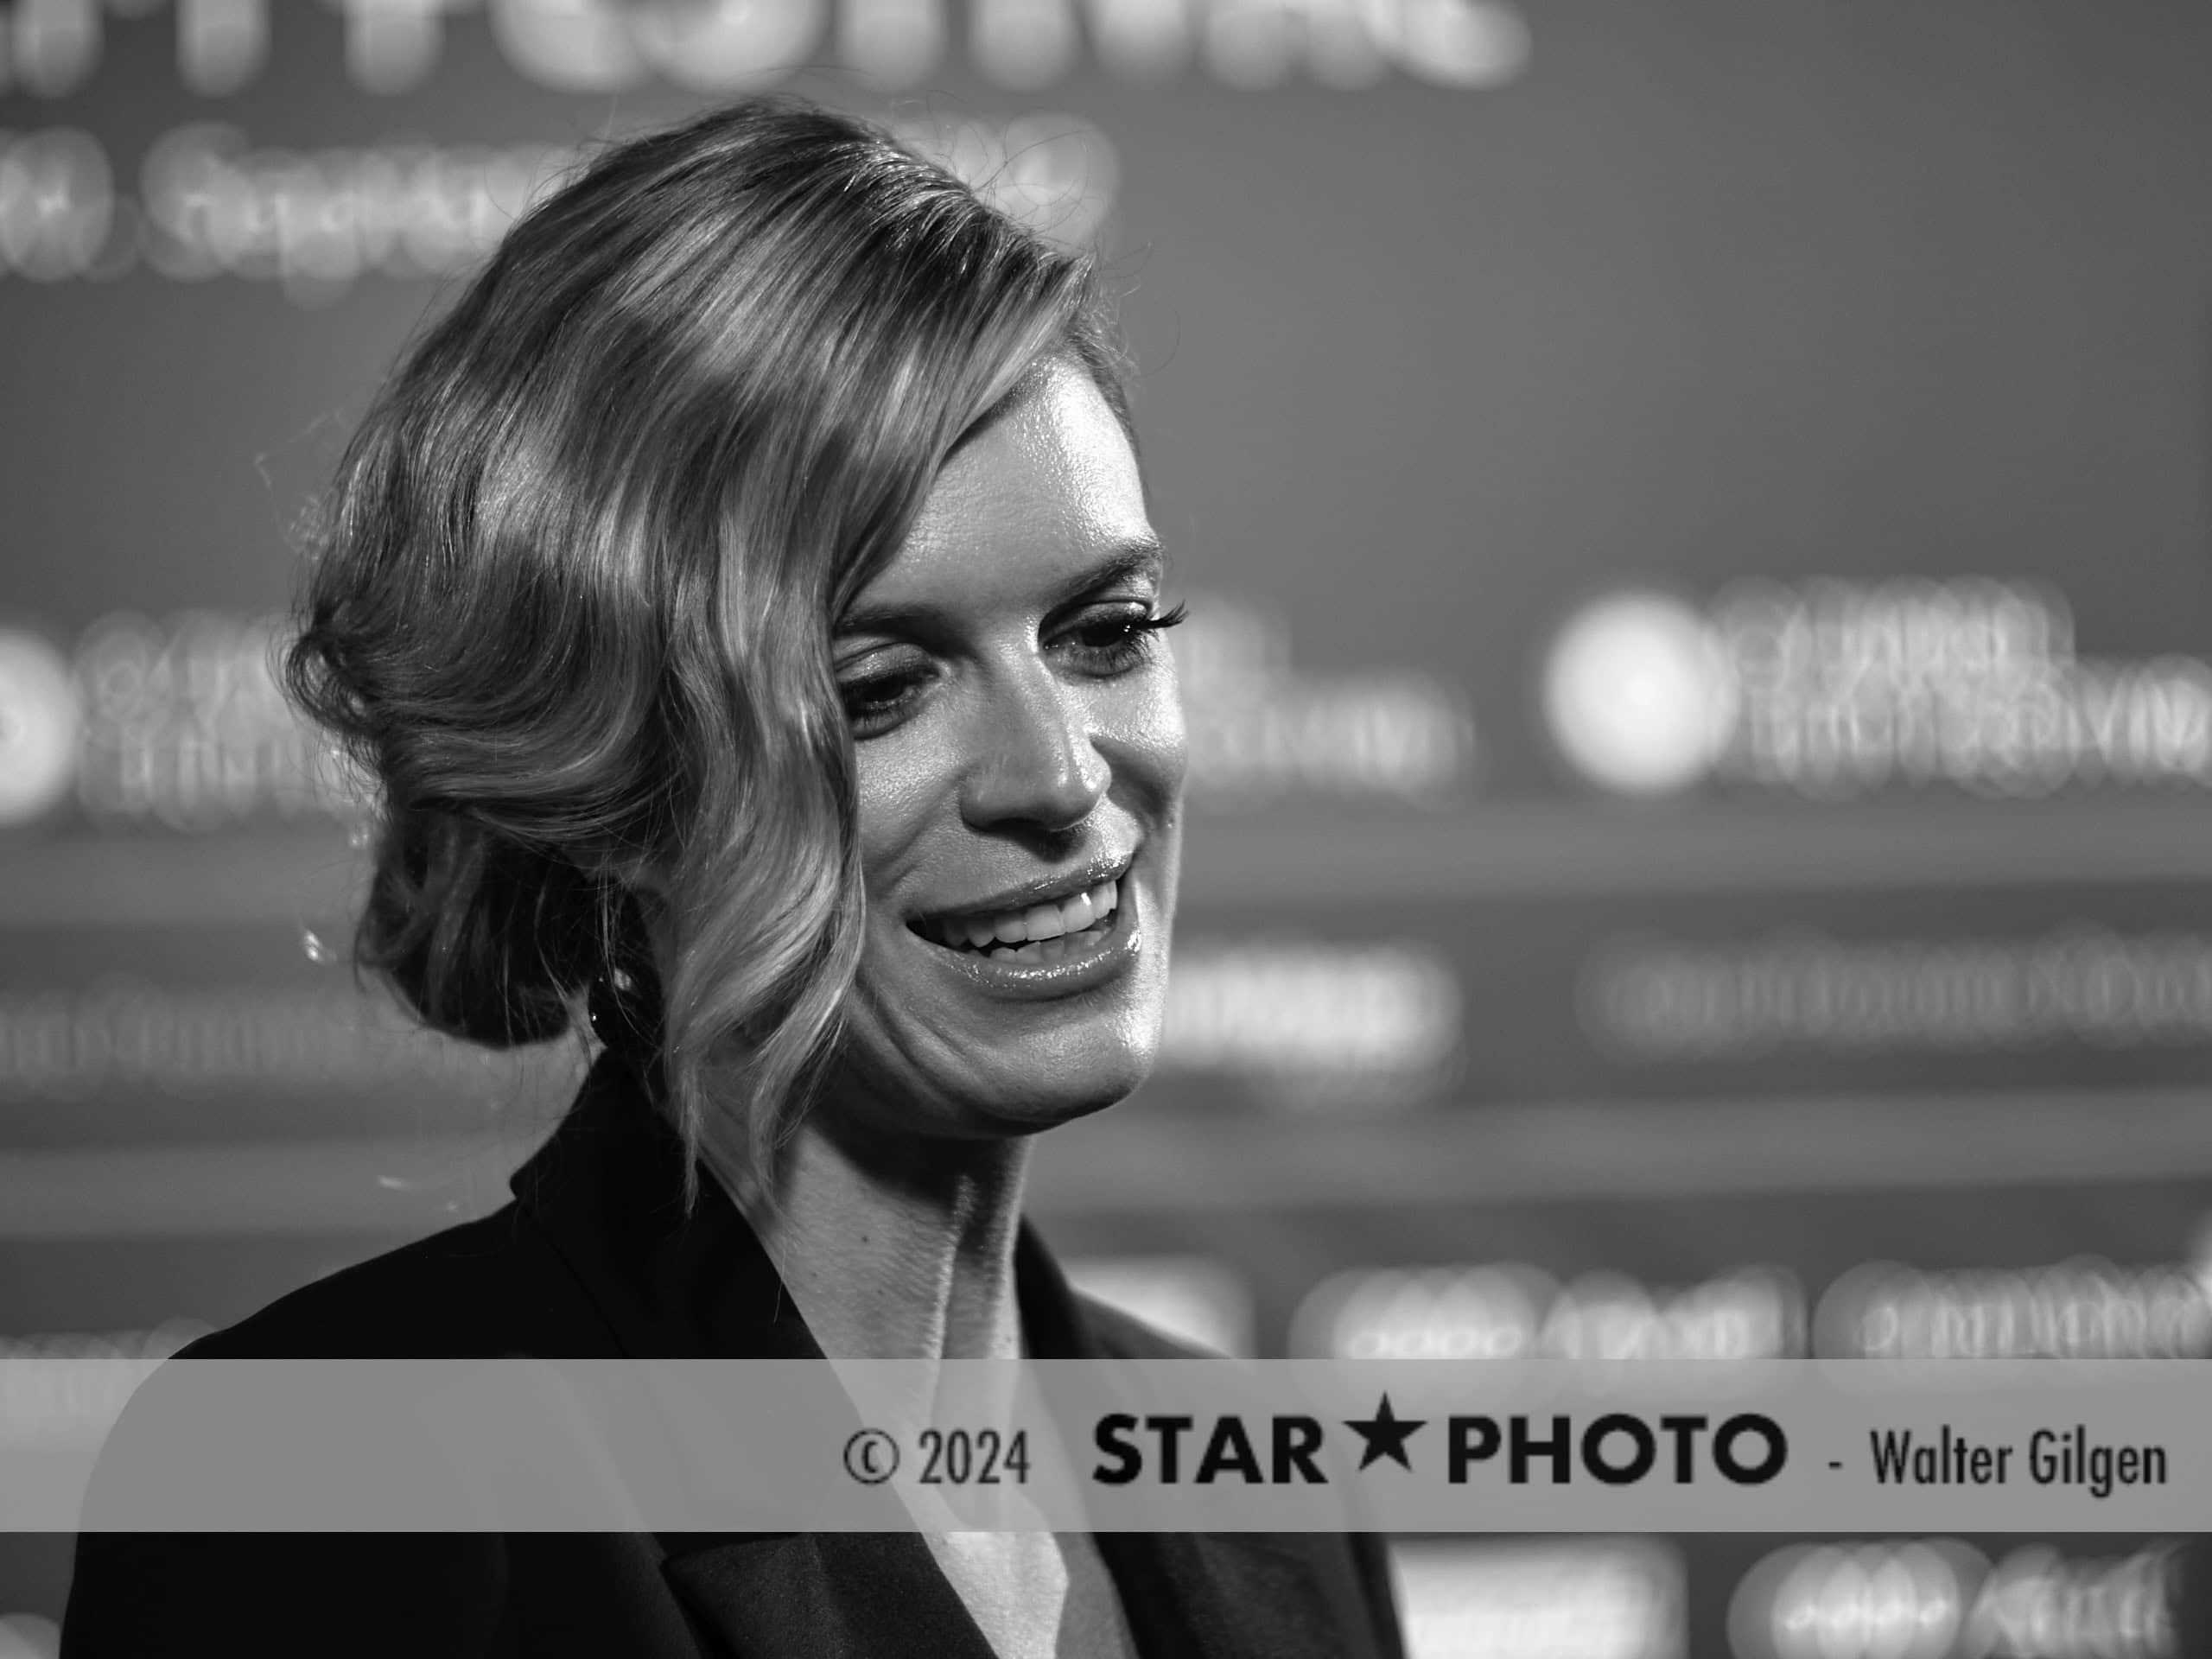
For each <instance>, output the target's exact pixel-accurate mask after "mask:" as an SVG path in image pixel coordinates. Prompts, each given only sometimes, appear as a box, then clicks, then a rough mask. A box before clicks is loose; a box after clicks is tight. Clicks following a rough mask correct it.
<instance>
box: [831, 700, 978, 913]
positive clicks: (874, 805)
mask: <svg viewBox="0 0 2212 1659" xmlns="http://www.w3.org/2000/svg"><path fill="white" fill-rule="evenodd" d="M943 749H944V746H943V745H942V744H941V743H933V742H931V741H930V739H929V737H928V735H927V734H925V733H922V732H919V731H917V730H915V729H913V728H900V729H899V730H897V731H893V732H887V733H886V734H883V735H882V736H881V737H878V738H874V739H872V740H871V741H868V742H866V743H863V744H861V745H860V746H859V747H857V748H856V749H855V751H854V755H853V802H854V818H855V827H856V829H857V830H858V832H859V838H860V848H861V877H862V880H863V881H864V883H865V885H866V887H867V888H868V894H869V896H870V897H871V898H873V897H874V896H875V895H876V894H877V893H880V892H881V891H882V889H883V887H884V885H885V883H886V882H887V880H889V878H890V874H891V872H892V870H893V868H894V866H895V865H896V864H897V862H898V861H899V859H900V858H901V857H902V855H906V854H907V853H908V852H909V851H910V849H912V848H913V847H914V845H915V844H916V842H918V840H919V839H920V837H921V836H922V834H923V832H924V830H925V827H926V826H927V824H928V822H929V818H930V814H931V812H932V811H933V810H936V809H937V807H938V804H939V803H941V802H942V801H943V800H944V798H946V796H947V793H948V791H950V789H951V787H952V778H953V775H954V774H953V772H952V760H951V758H950V756H948V755H947V754H945V753H944V752H943Z"/></svg>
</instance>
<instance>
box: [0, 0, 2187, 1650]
mask: <svg viewBox="0 0 2212 1659" xmlns="http://www.w3.org/2000/svg"><path fill="white" fill-rule="evenodd" d="M763 87H784V88H787V89H790V90H793V91H798V92H804V93H806V94H809V95H811V96H815V97H818V98H823V99H828V100H829V101H832V102H835V103H837V104H840V105H843V106H846V107H849V108H852V109H855V110H858V111H862V112H865V113H868V114H870V115H872V116H875V117H877V118H881V119H883V120H885V121H887V122H889V123H892V124H894V125H895V126H897V127H898V129H899V130H900V131H901V132H902V134H904V135H905V136H906V137H907V138H908V140H909V141H910V142H911V143H914V144H915V145H917V146H918V147H919V148H922V149H927V150H929V151H931V153H932V154H935V155H937V156H939V157H941V158H942V159H944V160H945V161H946V162H948V163H949V164H950V165H952V166H954V167H955V168H957V169H959V170H960V171H962V172H963V174H964V175H966V176H968V177H969V178H970V179H971V180H972V181H974V182H976V185H977V187H978V188H980V189H982V190H984V191H986V192H988V193H989V194H992V195H993V196H994V198H995V199H996V200H1000V201H1001V203H1002V205H1004V206H1006V207H1007V209H1008V211H1010V212H1014V213H1019V214H1020V215H1022V216H1023V217H1025V218H1027V219H1029V220H1030V221H1031V222H1033V223H1035V224H1037V225H1039V226H1040V227H1041V228H1044V229H1045V230H1046V231H1047V232H1048V233H1050V234H1052V235H1054V236H1056V237H1058V238H1062V239H1064V240H1066V241H1069V242H1071V243H1082V244H1091V245H1096V246H1097V247H1098V248H1099V250H1100V251H1101V252H1102V254H1103V257H1104V258H1105V259H1106V261H1107V263H1108V265H1109V269H1110V270H1111V271H1112V272H1113V273H1114V276H1115V280H1116V286H1117V288H1118V289H1120V290H1122V292H1124V293H1125V294H1126V295H1127V296H1128V297H1127V300H1126V302H1125V305H1124V314H1125V319H1126V323H1127V327H1128V335H1129V339H1130V342H1131V346H1132V350H1133V353H1134V356H1135V363H1136V368H1137V372H1138V397H1139V414H1140V422H1141V432H1142V435H1143V438H1144V442H1145V447H1146V459H1147V467H1148V473H1149V480H1150V484H1151V487H1152V489H1153V492H1154V499H1155V512H1154V518H1155V522H1156V523H1157V524H1158V526H1159V528H1160V531H1162V533H1163V535H1164V536H1165V537H1166V539H1167V541H1168V543H1169V544H1170V546H1171V548H1172V549H1173V557H1174V558H1175V560H1176V561H1177V562H1178V571H1179V575H1178V582H1179V586H1181V587H1182V588H1185V590H1186V591H1187V594H1188V596H1189V598H1190V600H1191V602H1192V622H1191V623H1190V625H1189V626H1188V627H1187V628H1185V630H1183V631H1181V632H1179V634H1178V635H1177V636H1176V639H1175V648H1176V650H1177V652H1178V654H1179V658H1180V659H1181V661H1182V664H1183V666H1184V671H1185V681H1186V686H1187V692H1188V696H1189V701H1190V708H1191V721H1192V746H1193V764H1192V773H1193V775H1192V814H1193V816H1192V823H1191V825H1190V829H1189V831H1188V850H1187V862H1186V867H1185V877H1184V883H1183V895H1184V896H1183V911H1182V915H1181V917H1180V918H1179V928H1178V938H1177V944H1176V968H1175V978H1174V985H1173V1009H1172V1014H1171V1024H1170V1029H1169V1033H1168V1038H1167V1045H1166V1054H1165V1057H1164V1058H1163V1062H1162V1065H1161V1067H1160V1072H1159V1074H1158V1076H1157V1077H1156V1079H1155V1081H1154V1083H1153V1084H1151V1085H1150V1086H1149V1087H1147V1090H1145V1091H1144V1092H1143V1093H1142V1094H1141V1096H1138V1097H1137V1098H1135V1099H1134V1100H1132V1101H1131V1102H1129V1103H1127V1104H1126V1105H1125V1106H1123V1107H1122V1108H1120V1109H1116V1110H1115V1111H1113V1112H1111V1113H1109V1114H1107V1115H1105V1116H1103V1117H1100V1118H1098V1119H1095V1120H1092V1121H1090V1122H1085V1123H1084V1124H1081V1125H1078V1126H1075V1127H1072V1128H1068V1129H1066V1130H1064V1131H1062V1132H1060V1133H1058V1134H1056V1135H1053V1136H1052V1137H1051V1139H1050V1141H1048V1142H1047V1143H1046V1144H1045V1145H1044V1146H1043V1147H1042V1149H1041V1151H1040V1154H1039V1160H1038V1165H1037V1167H1036V1172H1035V1177H1034V1182H1033V1211H1034V1213H1035V1215H1036V1217H1038V1219H1039V1223H1040V1224H1041V1225H1042V1227H1043V1229H1044V1230H1045V1232H1046V1235H1047V1236H1049V1237H1050V1238H1052V1240H1053V1241H1054V1242H1055V1243H1056V1244H1057V1245H1058V1247H1059V1249H1061V1251H1062V1252H1063V1254H1064V1255H1067V1256H1068V1257H1070V1258H1071V1261H1072V1262H1073V1265H1074V1268H1075V1270H1076V1272H1077V1277H1078V1279H1079V1280H1080V1281H1083V1282H1084V1283H1086V1284H1088V1285H1089V1286H1090V1287H1093V1288H1094V1289H1096V1291H1097V1292H1098V1293H1099V1294H1103V1295H1107V1296H1109V1297H1111V1298H1114V1299H1116V1300H1120V1301H1122V1302H1123V1303H1125V1304H1127V1305H1128V1306H1132V1307H1134V1308H1135V1309H1137V1310H1138V1311H1140V1312H1141V1313H1147V1315H1149V1316H1150V1317H1153V1318H1154V1319H1158V1320H1159V1321H1160V1322H1161V1323H1162V1324H1165V1325H1170V1326H1172V1327H1173V1328H1175V1329H1178V1330H1180V1331H1182V1332H1185V1333H1187V1334H1190V1335H1192V1336H1193V1337H1195V1338H1198V1339H1199V1340H1202V1341H1205V1342H1207V1343H1209V1344H1212V1345H1214V1346H1217V1347H1220V1348H1223V1349H1225V1350H1229V1351H1237V1352H1243V1353H1250V1354H1258V1355H1263V1356H1280V1355H1318V1354H1332V1353H1335V1354H1346V1355H1404V1356H1415V1355H1439V1356H1450V1355H1463V1356H1471V1355H1483V1354H1515V1353H1548V1354H1555V1355H1560V1356H1566V1357H1578V1356H1584V1357H1613V1356H1618V1355H1622V1354H1640V1353H1651V1354H1666V1355H1677V1354H1688V1355H1699V1356H1705V1357H1714V1358H1728V1357H1743V1358H1746V1359H1749V1358H1761V1357H1771V1356H1790V1355H1804V1354H1810V1353H1819V1354H1836V1355H1853V1354H1866V1355H1899V1354H1961V1355H1969V1354H1970V1355H1984V1356H2033V1355H2042V1354H2058V1353H2075V1354H2079V1353H2094V1354H2101V1355H2114V1356H2134V1355H2147V1356H2171V1355H2185V1356H2191V1357H2202V1356H2206V1355H2208V1354H2212V1300H2208V1292H2212V1101H2208V1098H2207V1095H2206V1080H2207V1077H2208V1075H2212V1052H2208V1051H2209V1050H2212V887H2209V886H2208V877H2212V798H2208V791H2212V491H2209V490H2208V464H2207V463H2208V456H2212V214H2208V213H2206V212H2205V210H2204V205H2205V203H2206V201H2207V200H2208V199H2212V10H2206V9H2202V8H2196V7H2183V6H2176V5H2172V4H2169V3H2164V0H2094V3H2092V0H1947V3H1944V4H1942V5H1940V6H1929V5H1924V4H1923V5H1915V4H1909V3H1904V0H1853V3H1849V4H1843V3H1832V4H1822V3H1811V0H1807V3H1796V4H1777V3H1774V0H1663V3H1651V0H963V3H959V4H948V3H946V0H285V3H283V5H281V6H280V5H277V4H274V3H272V0H14V3H12V4H4V5H0V1354H24V1353H53V1354H60V1353H83V1354H98V1353H109V1352H121V1353H125V1354H137V1353H143V1352H149V1351H150V1352H156V1353H158V1352H162V1351H168V1350H169V1349H172V1348H174V1347H175V1346H176V1345H178V1344H181V1342H183V1341H185V1340H188V1338H190V1336H191V1335H193V1334H194V1333H196V1332H198V1331H200V1330H203V1329H205V1328H207V1326H209V1325H220V1324H223V1323H226V1322H228V1321H230V1320H232V1319H237V1318H238V1317H240V1316H242V1315H244V1314H245V1313H248V1312H250V1311H251V1309H253V1308H255V1307H256V1306H259V1305H260V1304H262V1303H264V1301H266V1300H270V1298H272V1297H274V1296H276V1295H277V1294H281V1293H282V1292H283V1291H285V1290H287V1289H289V1288H291V1287H294V1286H296V1285H298V1284H300V1283H302V1282H303V1281H307V1280H308V1279H310V1278H313V1277H315V1276H317V1275H319V1274H323V1273H325V1272H327V1271H329V1270H331V1269H333V1268H338V1267H340V1266H343V1265H345V1264H346V1263H348V1262H353V1261H357V1260H359V1259H360V1258H362V1257H364V1256H366V1255H371V1254H373V1253H376V1252H378V1251H380V1250H383V1249H387V1248H389V1247H390V1246H391V1245H393V1244H395V1243H399V1242H402V1241H404V1239H406V1238H408V1237H410V1236H418V1235H420V1234H422V1233H423V1232H425V1231H428V1230H431V1229H434V1228H435V1227H438V1226H441V1225H445V1224H450V1223H452V1222H454V1221H455V1220H458V1219H462V1218H466V1217H473V1216H475V1215H479V1214H482V1213H484V1212H486V1211H488V1210H490V1209H492V1208H493V1207H495V1206H496V1205H498V1204H499V1203H500V1202H501V1201H502V1200H503V1199H504V1198H505V1176H506V1173H508V1172H509V1171H510V1170H511V1169H512V1167H513V1166H515V1165H516V1164H518V1162H519V1161H520V1160H522V1159H523V1157H524V1156H525V1155H526V1154H528V1153H529V1152H530V1151H531V1149H532V1148H533V1147H534V1146H535V1145H536V1143H537V1141H538V1139H540V1138H541V1137H542V1135H543V1134H544V1132H545V1130H546V1128H548V1126H549V1125H550V1122H551V1121H552V1118H553V1116H555V1115H556V1114H557V1112H558V1111H559V1109H561V1107H562V1106H563V1104H565V1103H566V1100H567V1097H568V1092H567V1091H568V1090H569V1085H570V1084H572V1082H573V1080H574V1078H575V1076H576V1075H577V1072H578V1071H579V1069H580V1066H581V1064H582V1060H583V1058H584V1057H583V1055H582V1052H581V1051H577V1050H573V1049H549V1050H546V1051H543V1052H538V1053H536V1054H531V1055H524V1056H519V1057H504V1058H502V1057H492V1056H486V1055H481V1054H477V1053H474V1052H467V1051H463V1050H461V1049H458V1048H454V1047H450V1046H444V1045H441V1044H438V1043H435V1042H432V1041H430V1040H429V1039H424V1038H422V1037H420V1036H416V1035H411V1034H410V1033H409V1032H408V1031H407V1029H406V1027H405V1024H404V1020H401V1019H400V1018H399V1017H398V1016H397V1014H395V1013H394V1012H392V1011H391V1009H390V1008H389V1007H386V1006H385V1005H383V1004H381V1003H379V1002H378V1001H375V1000H374V999H373V998H372V997H371V996H368V995H365V994H364V993H363V992H362V991H361V990H360V989H359V988H357V986H356V984H355V982H354V981H353V977H352V976H351V973H350V971H349V969H348V968H347V966H346V916H347V912H348V907H349V904H350V902H351V894H352V893H353V880H354V869H355V863H356V856H357V850H356V849H357V844H358V842H357V838H356V837H354V836H353V830H352V821H353V816H354V815H353V810H352V809H351V808H350V807H349V806H348V804H347V803H346V799H345V798H344V794H343V791H342V790H340V788H339V787H338V786H337V785H334V782H333V781H332V779H331V776H330V773H329V771H328V769H327V766H326V765H325V764H324V762H323V761H322V760H321V757H320V756H319V754H318V753H317V750H316V747H315V744H314V742H313V741H312V740H311V739H309V738H308V736H307V735H306V734H303V733H302V732H301V731H300V730H299V729H298V728H296V726H295V725H294V724H293V722H292V721H291V719H290V717H289V715H287V713H286V712H285V711H284V709H283V705H282V703H281V702H280V701H279V700H278V699H277V696H276V695H275V693H274V691H273V689H272V687H271V684H270V678H269V674H268V668H267V664H268V653H269V650H270V645H271V642H272V640H273V639H275V638H276V637H277V633H278V632H279V631H280V630H281V626H282V623H281V618H282V613H283V610H284V607H285V606H286V605H287V603H288V601H289V597H290V594H291V593H292V590H293V586H294V582H295V580H296V574H297V559H298V555H297V553H296V537H295V536H294V534H293V531H294V528H295V526H296V523H297V521H298V519H299V517H300V514H301V512H302V509H303V508H304V507H305V505H307V503H308V500H309V499H310V497H311V496H312V494H313V493H314V492H315V490H316V488H317V487H318V486H320V484H321V480H322V479H323V478H324V476H325V475H326V474H327V469H328V467H329V466H330V464H331V462H332V461H333V460H334V457H335V455H336V453H337V450H338V448H339V446H340V444H341V443H342V442H343V441H344V437H345V435H346V432H347V430H348V429H349V428H350V426H351V424H352V423H353V420H354V419H356V418H357V417H358V416H359V414H360V412H361V411H362V410H363V408H364V406H365V402H366V400H367V398H368V397H369V396H370V394H371V393H372V390H373V388H374V387H375V385H376V384H377V382H378V378H379V376H380V374H381V372H382V371H383V370H384V368H385V365H387V364H388V363H389V362H390V361H391V359H392V357H393V355H394V353H395V352H396V351H397V349H398V348H399V346H401V345H402V343H403V342H404V340H406V339H407V338H408V337H409V335H410V331H411V330H412V329H413V328H414V327H416V324H417V322H418V321H419V320H420V318H421V317H422V316H423V314H424V312H425V309H426V308H429V307H431V306H433V305H435V303H436V302H438V301H439V299H440V298H441V296H444V295H447V294H449V293H450V292H451V291H452V290H453V289H454V285H455V282H456V279H457V278H458V277H460V276H461V274H462V273H465V272H466V271H467V270H469V269H470V268H471V267H472V266H473V264H474V263H475V262H476V261H477V260H479V259H480V257H482V255H483V254H484V253H485V252H486V251H487V250H488V248H489V247H490V246H491V245H493V242H495V241H496V239H497V238H498V237H499V234H500V232H501V230H502V229H503V227H504V226H505V225H506V224H507V223H508V222H509V221H510V219H512V215H513V213H515V212H516V211H517V210H518V208H519V207H521V206H523V205H524V203H526V202H527V201H528V200H530V199H531V196H532V195H533V194H534V193H535V192H537V191H538V190H540V189H542V188H544V185H545V183H546V181H549V180H550V179H553V178H555V177H556V176H557V175H558V174H559V173H560V171H561V169H562V168H564V167H566V166H567V165H569V162H571V161H572V160H573V159H574V157H575V156H576V154H577V153H578V152H579V150H580V149H582V147H586V146H588V145H590V144H592V143H595V142H597V141H599V140H601V139H602V138H604V137H607V136H609V135H619V134H621V133H624V132H626V131H629V130H633V129H635V128H637V127H640V126H644V125H647V124H653V123H656V122H659V121H663V120H665V119H668V118H674V117H676V116H678V115H681V114H683V113H684V112H686V111H690V110H692V109H695V108H697V107H699V106H701V105H703V104H705V103H707V102H710V101H713V100H716V99H721V98H725V97H728V96H729V95H731V94H733V93H736V92H744V91H748V90H754V89H759V88H763ZM1399 1568H1400V1573H1401V1587H1402V1593H1403V1595H1404V1597H1405V1599H1406V1603H1407V1607H1408V1622H1409V1630H1410V1634H1411V1636H1412V1638H1413V1646H1414V1652H1415V1654H1416V1655H1418V1656H1425V1659H1443V1656H1452V1655H1462V1654H1465V1655H1482V1656H1484V1659H1685V1656H1691V1655H1695V1656H1700V1659H1703V1656H1707V1655H1713V1656H1733V1659H1811V1656H1819V1659H1860V1656H1864V1659H1980V1656H1986V1655H2005V1656H2014V1659H2100V1656H2112V1659H2135V1656H2151V1655H2157V1654H2169V1653H2174V1652H2177V1651H2178V1649H2177V1645H2176V1643H2177V1637H2175V1636H2174V1634H2173V1632H2172V1630H2171V1628H2170V1623H2169V1618H2168V1612H2167V1608H2168V1604H2169V1603H2170V1601H2171V1598H2172V1595H2173V1577H2174V1575H2173V1573H2172V1572H2171V1563H2170V1556H2169V1554H2168V1553H2167V1549H2166V1541H2161V1540H2157V1539H2148V1538H2144V1539H2137V1538H2116V1537H2110V1536H2107V1537H2098V1538H2073V1539H2042V1538H2022V1537H1994V1538H1980V1539H1967V1540H1954V1539H1891V1540H1885V1541H1864V1540H1827V1539H1817V1538H1807V1539H1803V1540H1795V1541H1792V1540H1783V1539H1777V1538H1770V1537H1762V1538H1717V1537H1696V1536H1684V1537H1677V1538H1602V1537H1600V1538H1573V1539H1550V1540H1546V1539H1510V1538H1497V1537H1491V1538H1483V1539H1470V1540H1423V1541H1418V1542H1417V1543H1414V1544H1410V1545H1408V1547H1407V1548H1405V1549H1403V1550H1402V1552H1401V1554H1400V1557H1399ZM67 1574H68V1545H67V1540H63V1539H46V1538H36V1537H16V1538H10V1539H6V1540H0V1616H5V1619H4V1622H0V1655H9V1656H16V1655H20V1654H33V1655H45V1654H48V1653H50V1652H51V1651H52V1649H53V1643H54V1624H53V1621H54V1619H55V1618H57V1617H58V1616H59V1613H60V1606H61V1603H62V1599H63V1597H64V1595H65V1594H66V1590H67ZM11 1644H12V1645H11Z"/></svg>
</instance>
